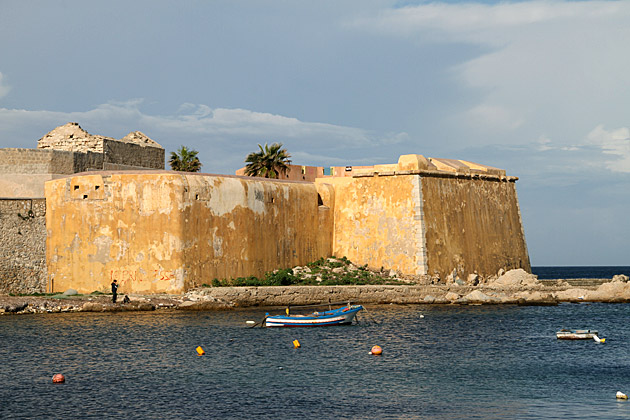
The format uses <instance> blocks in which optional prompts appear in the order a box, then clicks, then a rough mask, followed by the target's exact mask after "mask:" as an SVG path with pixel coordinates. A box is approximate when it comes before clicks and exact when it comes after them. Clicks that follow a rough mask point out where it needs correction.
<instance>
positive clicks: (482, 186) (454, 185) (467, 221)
mask: <svg viewBox="0 0 630 420" xmlns="http://www.w3.org/2000/svg"><path fill="white" fill-rule="evenodd" d="M421 185H422V202H423V220H424V226H425V240H426V249H427V267H428V274H431V275H434V274H439V276H440V277H441V278H442V279H445V278H446V276H447V275H449V274H451V273H452V272H453V270H457V274H458V276H459V277H460V278H462V279H464V280H465V279H466V278H467V276H468V275H469V274H471V273H473V272H476V273H477V274H480V275H483V276H488V275H493V274H496V273H497V272H498V271H499V269H501V268H503V269H504V270H509V269H514V268H523V269H524V270H526V271H528V272H531V266H530V262H529V254H528V252H527V246H526V243H525V236H524V234H523V228H522V224H521V215H520V210H519V206H518V197H517V195H516V185H515V183H514V182H512V181H509V180H508V179H507V178H506V177H504V176H503V177H486V178H485V179H482V178H478V177H477V178H475V177H471V176H460V177H457V176H448V177H447V176H422V177H421Z"/></svg>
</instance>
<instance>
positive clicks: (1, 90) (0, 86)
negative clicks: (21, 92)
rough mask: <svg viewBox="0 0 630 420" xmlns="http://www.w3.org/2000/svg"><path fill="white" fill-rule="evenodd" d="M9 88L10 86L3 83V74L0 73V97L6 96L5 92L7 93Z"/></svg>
mask: <svg viewBox="0 0 630 420" xmlns="http://www.w3.org/2000/svg"><path fill="white" fill-rule="evenodd" d="M9 90H11V87H9V86H8V85H7V84H5V82H4V76H3V75H2V73H0V98H2V97H3V96H6V94H7V93H9Z"/></svg>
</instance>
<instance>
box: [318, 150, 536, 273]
mask: <svg viewBox="0 0 630 420" xmlns="http://www.w3.org/2000/svg"><path fill="white" fill-rule="evenodd" d="M434 162H435V163H434ZM453 162H457V163H453ZM449 163H450V165H451V166H449V168H452V169H453V170H448V168H447V167H445V166H443V167H442V169H441V170H440V169H437V166H436V164H441V163H440V162H438V161H437V160H427V159H425V158H424V157H422V156H420V155H405V156H402V157H401V159H400V161H399V164H398V165H380V166H377V167H374V168H371V169H369V170H367V171H365V172H364V173H362V174H357V175H355V176H354V177H353V178H320V179H317V180H316V182H318V183H320V182H321V183H331V184H332V185H333V186H334V190H335V196H336V199H335V206H334V236H333V249H332V253H333V254H334V255H337V256H341V255H345V256H347V257H348V258H349V259H350V260H351V261H353V262H355V263H357V264H360V265H363V264H367V265H368V266H370V267H372V268H375V269H378V268H381V267H383V268H388V269H395V270H397V271H399V272H400V273H402V274H405V275H424V276H431V277H433V278H436V279H437V278H439V279H442V280H444V279H446V278H447V277H448V276H449V275H451V276H453V275H456V276H458V277H459V278H462V279H467V278H468V276H469V275H471V274H478V275H479V276H484V277H486V276H491V275H494V274H496V273H497V272H498V271H499V270H500V269H504V270H509V269H513V268H523V269H525V270H527V271H531V266H530V262H529V255H528V252H527V245H526V243H525V235H524V233H523V229H522V224H521V214H520V209H519V206H518V198H517V195H516V187H515V181H516V180H517V178H515V177H507V176H505V172H504V171H502V170H499V169H496V168H490V167H482V166H481V165H476V167H473V166H472V165H473V164H470V163H467V164H466V165H462V164H461V162H460V161H450V162H449Z"/></svg>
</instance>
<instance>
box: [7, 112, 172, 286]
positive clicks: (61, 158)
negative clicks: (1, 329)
mask: <svg viewBox="0 0 630 420" xmlns="http://www.w3.org/2000/svg"><path fill="white" fill-rule="evenodd" d="M145 168H148V169H164V149H163V148H162V147H161V146H160V145H159V144H157V143H156V142H154V141H153V140H151V139H150V138H148V137H147V136H145V135H144V134H142V133H140V132H139V131H136V132H132V133H129V134H128V135H127V136H125V137H124V138H123V139H121V140H115V139H112V138H109V137H103V136H96V135H91V134H89V133H87V132H86V131H85V130H83V129H82V128H81V127H79V125H78V124H77V123H68V124H66V125H63V126H61V127H57V128H55V129H54V130H52V131H51V132H50V133H48V134H46V135H45V136H44V137H42V138H41V139H40V140H39V141H38V148H37V149H23V148H8V149H0V293H33V292H44V291H45V290H46V288H47V283H46V279H47V273H46V265H45V238H46V226H45V223H44V221H45V210H46V205H45V200H44V183H45V181H48V180H51V179H57V178H61V177H65V176H67V175H70V174H74V173H77V172H84V171H95V170H103V169H117V170H123V169H132V170H138V169H145ZM25 215H26V216H25Z"/></svg>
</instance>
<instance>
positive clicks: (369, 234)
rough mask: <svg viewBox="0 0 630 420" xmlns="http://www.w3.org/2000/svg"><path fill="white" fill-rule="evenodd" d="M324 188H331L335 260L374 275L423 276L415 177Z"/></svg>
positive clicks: (345, 181) (346, 181)
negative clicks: (364, 268) (392, 271)
mask: <svg viewBox="0 0 630 420" xmlns="http://www.w3.org/2000/svg"><path fill="white" fill-rule="evenodd" d="M318 182H319V180H318ZM323 182H330V183H331V184H332V185H334V188H335V194H334V195H335V204H334V236H333V255H335V256H337V257H342V256H345V257H347V258H349V259H350V260H351V261H353V262H354V263H356V264H359V265H363V264H367V265H368V266H369V267H372V268H374V269H379V268H381V267H384V268H395V269H396V270H399V271H401V272H402V273H405V274H413V275H416V274H425V271H426V268H425V266H424V253H423V252H424V247H423V245H422V243H420V242H419V241H420V240H421V238H422V235H421V228H422V226H421V224H420V223H419V210H420V208H419V178H418V176H417V175H401V176H382V177H381V176H370V177H361V178H329V179H325V180H323Z"/></svg>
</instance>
